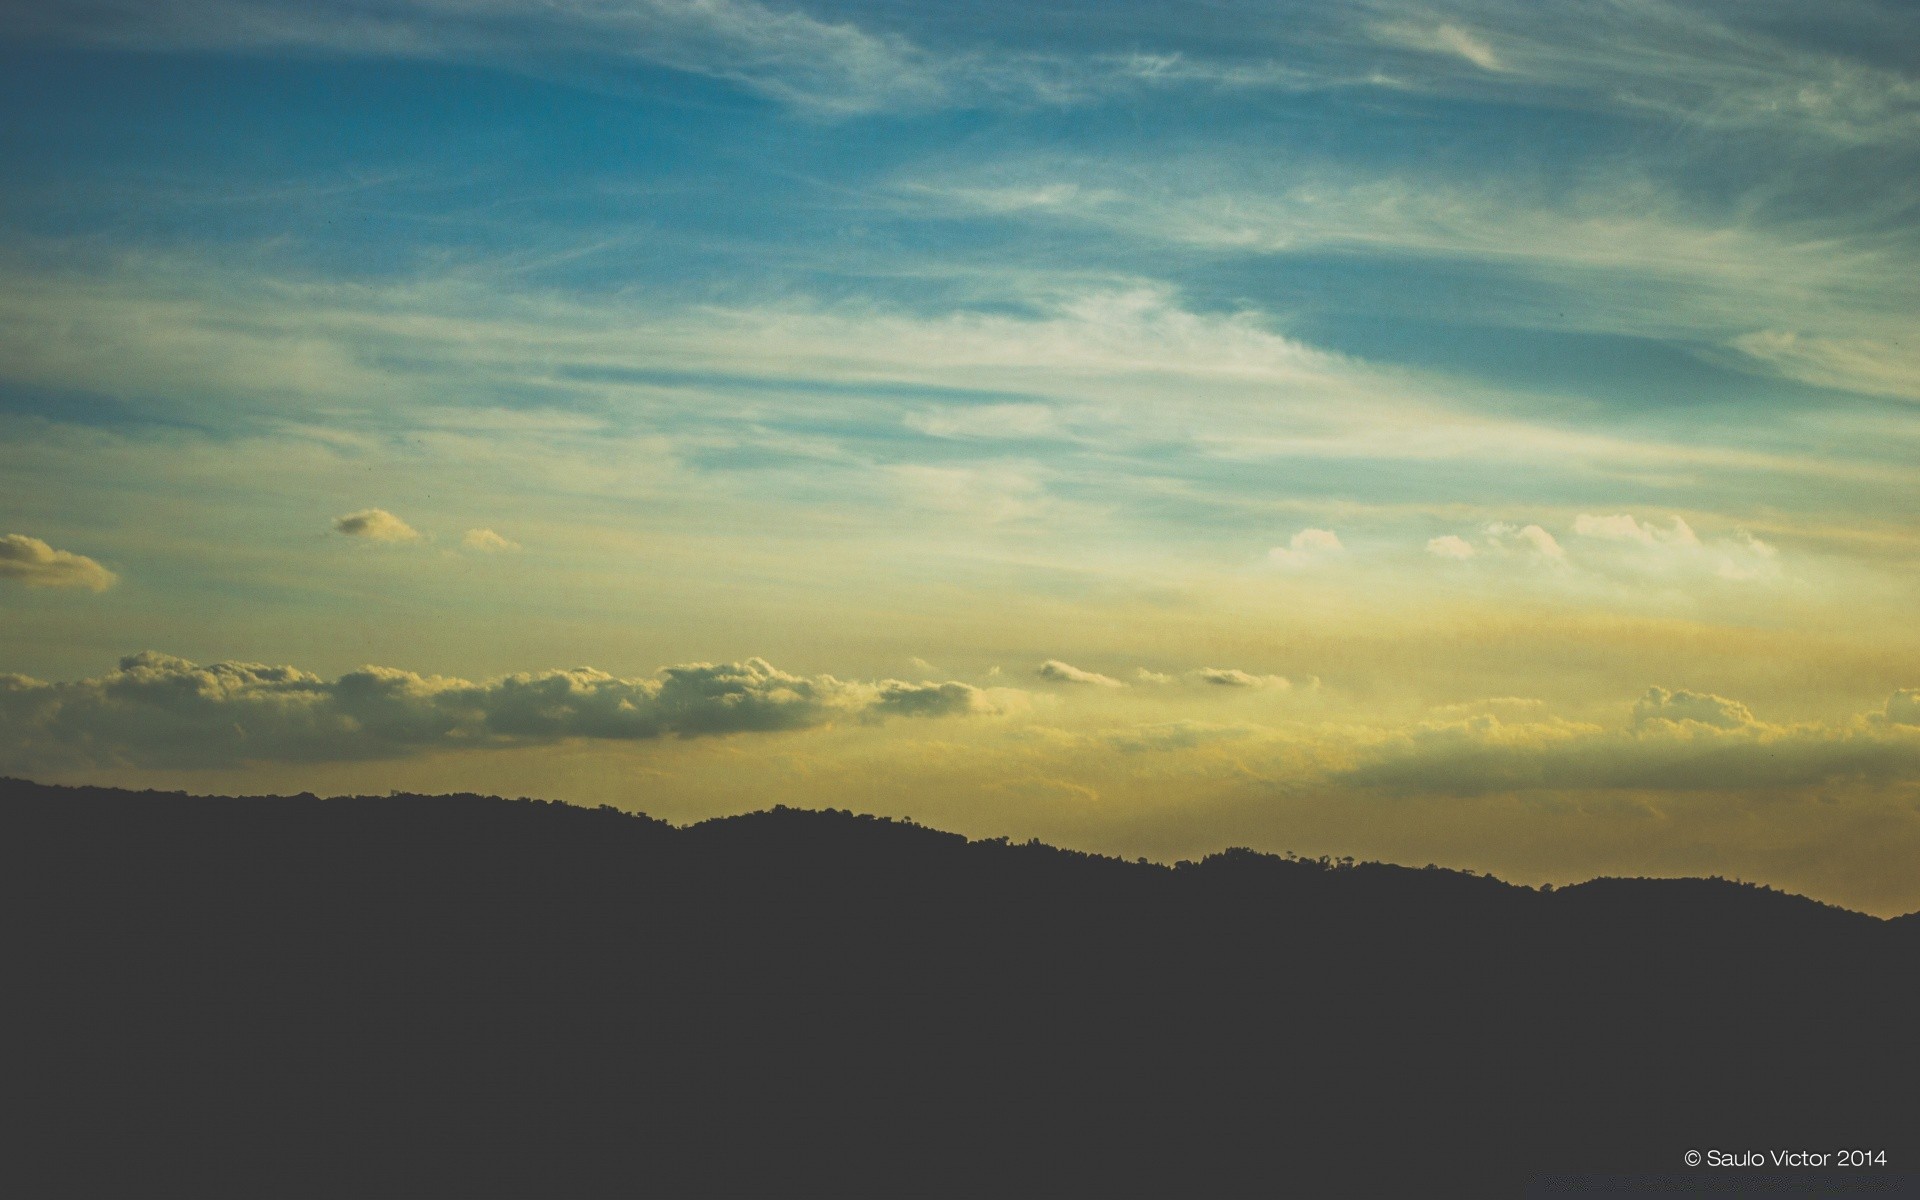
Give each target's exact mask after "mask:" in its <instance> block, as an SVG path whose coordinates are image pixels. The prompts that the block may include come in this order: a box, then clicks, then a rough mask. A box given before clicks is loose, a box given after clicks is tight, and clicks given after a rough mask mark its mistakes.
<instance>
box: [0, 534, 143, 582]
mask: <svg viewBox="0 0 1920 1200" xmlns="http://www.w3.org/2000/svg"><path fill="white" fill-rule="evenodd" d="M0 579H11V580H14V581H16V582H19V583H24V584H26V585H27V586H28V587H53V588H66V587H79V588H86V589H87V590H88V591H94V592H104V591H106V590H107V589H108V588H110V587H112V586H113V585H114V584H115V583H118V582H119V576H117V575H115V574H114V573H113V572H112V571H109V570H107V569H106V568H105V567H103V566H101V565H100V564H99V563H97V562H95V561H93V560H92V559H90V558H88V557H87V556H86V555H84V554H73V553H70V552H69V551H66V550H55V549H54V548H53V547H52V546H49V545H47V544H46V543H45V542H43V541H41V540H40V539H39V538H36V537H28V536H27V535H25V534H23V533H9V534H7V535H6V536H5V537H0Z"/></svg>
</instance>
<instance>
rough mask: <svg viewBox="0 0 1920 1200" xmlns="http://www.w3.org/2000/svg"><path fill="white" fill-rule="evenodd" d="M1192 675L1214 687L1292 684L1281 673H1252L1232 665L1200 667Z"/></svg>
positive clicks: (1263, 686)
mask: <svg viewBox="0 0 1920 1200" xmlns="http://www.w3.org/2000/svg"><path fill="white" fill-rule="evenodd" d="M1193 677H1194V678H1195V679H1196V680H1198V681H1200V682H1201V683H1206V684H1211V685H1213V686H1214V687H1227V688H1275V689H1286V688H1290V687H1292V686H1293V684H1292V682H1291V681H1289V680H1288V679H1287V678H1286V677H1285V676H1283V675H1253V674H1250V673H1248V672H1246V671H1240V670H1236V669H1234V668H1232V667H1201V668H1200V669H1199V670H1197V671H1194V672H1193Z"/></svg>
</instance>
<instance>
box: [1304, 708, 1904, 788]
mask: <svg viewBox="0 0 1920 1200" xmlns="http://www.w3.org/2000/svg"><path fill="white" fill-rule="evenodd" d="M1357 759H1358V761H1356V762H1355V763H1354V764H1353V765H1352V766H1350V767H1348V768H1347V769H1345V770H1342V771H1337V772H1335V778H1337V779H1339V780H1340V781H1341V782H1344V783H1348V784H1354V785H1358V786H1361V787H1369V788H1378V789H1381V790H1384V791H1389V792H1399V793H1408V794H1420V793H1424V794H1438V795H1463V796H1464V795H1484V794H1490V793H1500V792H1534V791H1548V792H1555V791H1559V792H1564V791H1581V790H1590V789H1639V790H1647V791H1691V792H1706V791H1740V792H1768V791H1777V790H1779V789H1782V788H1800V787H1816V786H1822V785H1827V784H1832V783H1836V782H1840V781H1849V782H1853V783H1866V784H1885V783H1893V782H1900V781H1915V780H1920V689H1910V688H1909V689H1901V690H1900V691H1897V692H1895V693H1894V694H1893V695H1892V696H1891V697H1889V699H1888V700H1887V702H1886V705H1885V708H1884V709H1883V710H1882V711H1880V712H1870V713H1863V714H1860V715H1859V716H1856V717H1854V718H1852V719H1851V720H1848V721H1844V722H1838V723H1831V724H1820V723H1815V724H1800V725H1774V724H1769V723H1767V722H1765V721H1763V720H1760V719H1759V718H1757V717H1755V716H1754V714H1753V713H1752V711H1751V710H1749V709H1748V708H1747V706H1746V705H1745V704H1742V703H1740V702H1739V701H1737V700H1729V699H1728V698H1726V697H1725V696H1716V695H1713V694H1711V693H1706V692H1692V691H1687V690H1685V689H1680V690H1668V689H1667V688H1662V687H1654V688H1649V689H1647V691H1646V692H1645V693H1644V694H1643V695H1642V696H1641V697H1640V698H1639V699H1638V700H1637V701H1635V702H1634V705H1633V708H1632V711H1631V713H1630V715H1629V717H1628V720H1627V723H1626V726H1625V727H1624V728H1612V729H1610V728H1606V727H1603V726H1599V725H1590V724H1581V723H1576V722H1571V721H1563V720H1559V719H1556V718H1552V717H1542V718H1540V719H1536V720H1530V721H1524V722H1511V723H1509V722H1505V721H1502V720H1501V719H1500V718H1499V717H1498V716H1496V715H1494V714H1493V713H1490V712H1488V713H1481V714H1478V715H1474V716H1470V717H1467V718H1466V719H1463V720H1455V721H1444V722H1434V723H1428V724H1423V725H1418V726H1415V727H1413V728H1411V729H1407V730H1403V731H1400V732H1398V733H1395V734H1393V735H1392V736H1390V737H1388V738H1386V739H1383V740H1382V741H1380V742H1378V743H1376V744H1375V745H1372V746H1370V747H1367V748H1365V749H1363V750H1362V751H1361V752H1360V753H1359V754H1358V756H1357Z"/></svg>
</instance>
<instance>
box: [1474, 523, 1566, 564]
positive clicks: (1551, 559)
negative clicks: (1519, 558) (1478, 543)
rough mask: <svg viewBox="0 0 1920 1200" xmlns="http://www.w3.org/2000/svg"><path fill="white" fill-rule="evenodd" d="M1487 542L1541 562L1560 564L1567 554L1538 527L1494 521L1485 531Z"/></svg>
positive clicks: (1551, 536) (1548, 534)
mask: <svg viewBox="0 0 1920 1200" xmlns="http://www.w3.org/2000/svg"><path fill="white" fill-rule="evenodd" d="M1486 536H1487V541H1488V542H1489V543H1491V544H1492V545H1494V546H1496V547H1498V548H1500V549H1503V550H1507V549H1510V550H1515V551H1517V552H1519V553H1521V554H1524V555H1526V556H1528V557H1531V558H1534V559H1537V560H1539V561H1542V562H1547V563H1554V564H1562V563H1565V562H1566V561H1567V552H1566V550H1565V549H1563V548H1562V547H1561V545H1560V543H1559V542H1557V541H1555V540H1554V536H1553V535H1552V534H1550V533H1548V532H1547V531H1546V530H1544V529H1542V528H1540V526H1538V525H1518V526H1516V525H1512V524H1509V523H1507V522H1505V521H1495V522H1493V523H1492V524H1491V525H1488V526H1487V529H1486Z"/></svg>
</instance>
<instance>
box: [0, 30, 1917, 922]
mask: <svg viewBox="0 0 1920 1200" xmlns="http://www.w3.org/2000/svg"><path fill="white" fill-rule="evenodd" d="M0 17H4V20H3V21H0V29H4V30H6V31H7V32H6V33H5V34H4V35H0V38H4V41H0V56H3V57H4V65H5V69H4V70H3V71H0V111H4V112H5V113H7V114H8V119H7V120H5V121H4V122H0V489H3V490H0V498H3V499H4V508H3V509H0V773H8V774H17V775H23V776H28V777H32V778H36V779H41V780H46V781H52V782H78V781H88V782H101V783H112V784H121V785H132V786H140V787H147V786H152V787H159V788H169V789H171V788H188V789H193V790H217V791H223V792H232V791H249V792H259V791H267V790H276V791H301V790H312V791H315V792H334V791H348V790H354V791H377V792H384V791H386V790H387V789H389V788H406V789H415V790H436V791H437V790H455V789H464V790H478V791H487V792H505V793H509V794H528V795H536V796H547V797H554V798H561V799H568V800H574V801H578V802H582V803H603V802H606V803H614V804H618V805H621V806H623V807H630V808H638V809H643V810H646V811H648V812H652V813H654V814H655V815H658V816H662V817H667V818H670V819H673V820H690V819H695V818H698V817H703V816H708V815H713V814H718V813H726V812H737V811H742V810H746V809H753V808H761V807H766V806H768V805H771V804H776V803H784V804H791V805H804V806H814V807H820V806H829V807H835V808H853V809H856V810H861V811H868V812H879V813H889V814H894V815H911V816H912V817H914V818H915V819H917V820H919V821H922V822H923V823H927V824H933V825H938V826H942V827H945V828H950V829H955V830H959V831H961V832H965V833H968V834H972V835H975V836H996V835H1002V834H1005V835H1011V836H1015V837H1020V838H1024V837H1028V836H1038V837H1042V838H1045V839H1047V840H1050V841H1054V842H1057V843H1060V844H1064V845H1070V846H1074V847H1078V848H1083V849H1090V850H1098V851H1103V852H1110V853H1118V854H1123V855H1126V856H1128V857H1133V856H1136V855H1144V856H1149V857H1154V858H1160V859H1173V858H1178V857H1184V856H1193V855H1197V854H1200V853H1204V852H1206V851H1208V850H1212V849H1217V848H1220V847H1223V846H1227V845H1250V846H1254V847H1256V848H1259V849H1264V850H1272V851H1283V850H1293V851H1297V852H1300V853H1304V854H1310V855H1319V854H1333V855H1349V854H1350V855H1355V856H1358V857H1362V858H1384V859H1389V860H1393V861H1399V862H1407V863H1412V864H1415V865H1419V864H1423V863H1427V862H1438V863H1442V864H1444V865H1448V866H1457V867H1464V868H1469V869H1473V870H1491V871H1493V872H1495V873H1496V874H1500V875H1502V876H1504V877H1506V878H1510V879H1514V880H1516V881H1520V882H1527V883H1538V882H1544V881H1556V882H1566V881H1571V880H1576V879H1584V878H1588V877H1591V876H1593V875H1596V874H1656V875H1668V874H1714V873H1717V874H1723V875H1728V876H1735V877H1740V878H1745V879H1751V880H1756V881H1760V882H1765V883H1770V884H1773V885H1775V886H1780V887H1785V888H1789V889H1792V890H1795V891H1800V892H1804V893H1807V894H1810V895H1814V896H1817V897H1819V898H1822V899H1827V900H1832V901H1834V902H1837V903H1843V904H1846V905H1848V906H1851V907H1855V908H1862V909H1867V910H1870V911H1874V912H1881V913H1894V912H1904V911H1910V910H1913V909H1916V908H1920V870H1916V867H1920V620H1916V618H1915V613H1916V609H1917V607H1920V606H1916V598H1917V597H1920V569H1917V568H1920V518H1917V515H1916V514H1917V513H1920V506H1917V501H1916V496H1917V494H1920V493H1917V491H1916V482H1917V478H1916V469H1915V468H1916V465H1920V337H1916V332H1917V328H1916V327H1917V324H1920V322H1917V321H1916V314H1920V219H1917V218H1920V71H1916V66H1915V64H1920V9H1916V8H1915V7H1914V6H1912V5H1911V4H1904V3H1897V2H1894V0H1884V2H1874V0H1839V2H1836V0H1822V2H1820V3H1817V4H1816V3H1812V2H1810V0H1781V2H1779V3H1774V4H1768V5H1754V4H1748V3H1732V2H1717V3H1716V2H1702V3H1667V2H1664V0H1610V2H1607V3H1599V4H1594V3H1579V4H1575V3H1570V2H1562V0H1454V2H1431V3H1429V2H1424V0H1367V2H1357V3H1340V4H1332V3H1278V2H1273V0H1269V2H1266V3H1249V2H1245V0H1219V2H1216V3H1208V4H1164V3H1153V4H1147V3H1134V2H1131V0H1118V2H1102V3H1091V2H1085V3H1082V2H1064V3H1052V4H1046V5H1033V4H1003V3H998V2H996V0H986V2H978V3H968V4H964V5H930V4H909V3H904V2H902V0H808V2H807V3H785V2H782V3H758V2H756V0H552V2H549V3H540V4H531V3H519V2H517V0H360V2H357V3H305V2H299V3H296V2H293V0H168V2H163V3H157V4H155V3H136V2H134V0H100V2H97V3H87V4H81V3H74V2H68V0H54V2H53V3H46V2H44V0H41V2H35V3H25V2H22V0H0Z"/></svg>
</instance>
